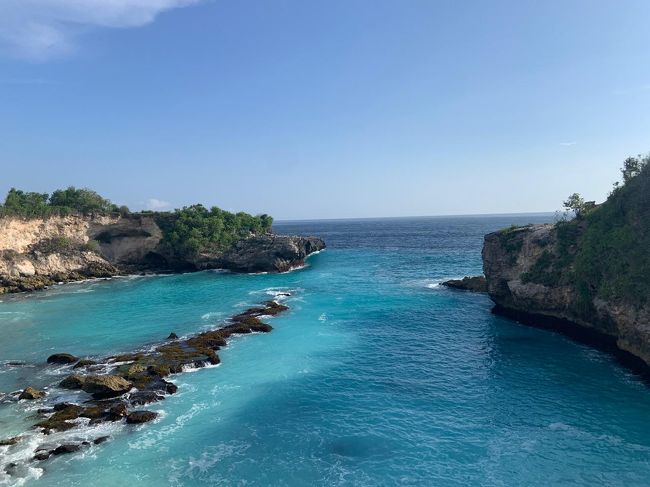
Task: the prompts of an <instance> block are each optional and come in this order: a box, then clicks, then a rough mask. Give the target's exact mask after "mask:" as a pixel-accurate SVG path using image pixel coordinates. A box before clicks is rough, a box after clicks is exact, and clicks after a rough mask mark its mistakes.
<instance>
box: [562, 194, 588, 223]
mask: <svg viewBox="0 0 650 487" xmlns="http://www.w3.org/2000/svg"><path fill="white" fill-rule="evenodd" d="M563 206H564V209H565V210H566V211H572V212H573V213H574V214H575V216H576V217H577V218H582V217H583V216H584V215H585V212H586V210H587V204H586V203H585V200H584V199H583V198H582V196H580V195H579V194H578V193H573V194H572V195H570V196H569V197H568V198H567V200H566V201H565V202H564V203H563Z"/></svg>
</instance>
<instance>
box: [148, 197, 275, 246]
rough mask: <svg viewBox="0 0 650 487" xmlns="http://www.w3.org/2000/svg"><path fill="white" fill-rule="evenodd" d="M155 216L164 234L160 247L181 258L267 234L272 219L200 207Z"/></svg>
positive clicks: (189, 207)
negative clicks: (251, 236)
mask: <svg viewBox="0 0 650 487" xmlns="http://www.w3.org/2000/svg"><path fill="white" fill-rule="evenodd" d="M154 217H155V219H156V223H158V226H159V227H160V228H161V229H162V231H163V245H165V246H166V247H167V249H168V250H169V251H171V252H172V253H173V254H175V255H176V256H178V257H184V258H188V257H193V256H195V255H197V254H199V253H201V252H219V251H224V250H227V249H228V248H229V247H231V246H232V245H233V244H234V243H236V242H237V241H239V240H241V239H242V238H245V237H248V236H250V235H258V234H262V233H267V232H270V231H271V227H272V225H273V218H271V217H270V216H269V215H266V214H264V215H259V216H252V215H249V214H248V213H244V212H239V213H231V212H228V211H224V210H222V209H220V208H217V207H216V206H213V207H212V208H210V209H207V208H206V207H204V206H203V205H192V206H188V207H184V208H181V209H177V210H174V211H173V212H158V213H154Z"/></svg>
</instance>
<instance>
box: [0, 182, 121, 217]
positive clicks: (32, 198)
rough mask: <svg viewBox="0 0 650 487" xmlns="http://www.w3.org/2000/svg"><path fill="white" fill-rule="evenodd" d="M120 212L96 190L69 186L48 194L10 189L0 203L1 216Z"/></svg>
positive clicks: (47, 215)
mask: <svg viewBox="0 0 650 487" xmlns="http://www.w3.org/2000/svg"><path fill="white" fill-rule="evenodd" d="M116 211H119V207H118V206H117V205H114V204H113V203H111V202H110V201H109V200H107V199H105V198H102V197H101V196H100V195H99V194H97V193H96V192H95V191H92V190H90V189H85V188H75V187H74V186H70V187H68V188H67V189H59V190H56V191H54V192H53V193H52V194H51V195H50V194H48V193H34V192H26V191H21V190H19V189H15V188H11V189H10V190H9V192H8V193H7V196H6V198H5V202H4V204H3V205H0V216H19V217H23V218H39V217H41V218H42V217H49V216H53V215H59V216H65V215H72V214H85V215H88V214H108V213H113V212H116Z"/></svg>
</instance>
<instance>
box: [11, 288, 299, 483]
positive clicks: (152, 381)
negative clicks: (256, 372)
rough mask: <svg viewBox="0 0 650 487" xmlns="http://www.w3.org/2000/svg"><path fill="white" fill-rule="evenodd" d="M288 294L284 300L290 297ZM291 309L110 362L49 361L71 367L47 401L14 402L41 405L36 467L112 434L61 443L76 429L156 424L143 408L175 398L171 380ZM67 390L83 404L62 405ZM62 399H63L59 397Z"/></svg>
mask: <svg viewBox="0 0 650 487" xmlns="http://www.w3.org/2000/svg"><path fill="white" fill-rule="evenodd" d="M288 295H289V293H285V294H284V295H283V296H282V297H286V296H288ZM287 309H288V307H287V306H285V305H284V304H281V303H280V302H278V301H266V302H264V303H262V304H261V305H260V306H255V307H252V308H249V309H247V310H246V311H244V312H242V313H239V314H237V315H235V316H233V317H231V318H230V319H229V320H228V322H227V323H226V324H225V325H224V326H222V327H220V328H216V329H213V330H209V331H205V332H202V333H198V334H196V335H192V336H189V337H184V338H178V337H177V336H176V335H175V334H174V333H173V332H172V333H171V334H170V337H169V338H167V339H166V340H165V341H164V342H161V343H160V344H158V345H155V346H153V347H149V348H147V349H146V350H143V351H136V352H133V353H127V354H122V355H116V356H111V357H107V358H94V359H92V360H91V359H89V358H79V357H76V356H74V355H71V354H68V353H57V354H54V355H51V356H50V357H48V358H47V364H49V366H52V367H54V366H57V367H64V368H68V369H69V375H68V376H67V377H65V378H64V379H63V380H62V381H61V382H60V383H59V384H58V386H54V387H52V388H50V389H49V390H48V396H47V397H49V396H52V397H51V399H50V400H49V401H48V400H47V399H46V395H45V393H44V392H43V391H38V390H36V389H34V388H32V387H26V388H25V390H23V391H22V392H21V391H17V392H16V393H15V394H14V396H15V398H14V400H26V401H30V402H34V401H36V402H37V403H39V404H40V405H41V407H40V409H38V412H37V415H38V416H39V419H38V421H37V422H36V423H35V424H34V430H36V431H40V432H41V433H44V434H45V436H43V437H42V439H43V441H42V442H39V444H38V445H37V446H35V447H34V450H33V454H32V456H31V460H27V461H28V462H32V463H40V462H43V461H44V460H47V459H49V458H51V457H54V456H58V455H63V454H70V453H75V452H78V451H81V450H82V449H84V448H87V447H89V446H91V445H92V444H96V445H97V444H100V443H103V442H105V441H106V440H108V439H109V437H107V436H98V437H96V438H94V439H93V438H92V437H91V436H89V437H88V439H86V440H84V441H77V442H71V441H70V437H69V436H66V437H65V438H64V439H63V441H64V442H63V443H60V444H57V439H56V438H57V436H56V435H55V433H56V432H64V431H68V430H73V429H75V428H84V427H88V426H89V427H93V426H95V425H99V424H100V423H105V422H111V423H115V422H122V423H125V424H129V425H138V424H142V423H147V422H150V421H153V420H155V419H156V418H157V417H158V413H156V412H155V411H149V410H146V409H142V407H143V406H145V405H147V404H151V403H154V402H157V401H161V400H164V399H165V396H167V395H169V394H174V393H176V391H177V386H176V385H175V384H174V383H173V382H170V381H169V380H168V379H169V377H170V376H172V375H174V374H179V373H182V372H184V371H186V370H188V369H192V368H200V367H205V366H208V365H216V364H219V363H220V358H219V356H218V355H217V351H218V350H219V349H220V348H222V347H225V346H226V345H227V341H228V339H230V338H231V337H234V336H237V335H243V334H250V333H267V332H270V331H271V330H272V329H273V327H272V326H271V325H269V324H268V323H265V322H264V321H262V320H264V319H265V318H270V317H273V316H276V315H278V314H280V313H282V312H284V311H286V310H287ZM65 390H72V391H79V396H78V401H75V402H57V400H56V397H57V396H61V395H62V394H63V393H64V391H65ZM59 401H60V399H59ZM30 435H33V432H31V433H29V432H26V433H25V434H24V435H22V436H15V437H11V438H0V446H3V447H9V448H20V447H21V443H22V442H23V439H24V437H27V436H30ZM7 468H8V469H9V470H6V472H5V473H7V474H9V475H11V474H12V470H14V469H18V468H19V465H18V464H10V465H9V466H8V467H7Z"/></svg>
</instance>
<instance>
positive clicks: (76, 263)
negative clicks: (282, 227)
mask: <svg viewBox="0 0 650 487" xmlns="http://www.w3.org/2000/svg"><path fill="white" fill-rule="evenodd" d="M323 248H325V243H324V242H323V241H322V240H321V239H319V238H316V237H294V236H280V235H274V234H269V233H264V234H257V235H256V234H251V235H250V236H245V237H242V238H239V239H238V240H236V241H235V242H234V243H233V244H231V245H229V246H228V247H226V248H224V250H219V249H216V248H215V249H211V250H210V251H203V250H202V249H201V250H200V251H196V252H183V253H179V252H177V251H176V249H175V248H174V247H172V246H170V245H169V242H168V241H167V240H166V239H165V235H164V231H163V229H162V228H161V225H160V224H159V222H157V220H156V217H155V216H151V215H147V214H130V215H126V216H124V215H101V216H88V215H72V216H56V215H54V216H48V217H42V218H21V217H16V216H4V217H1V218H0V294H2V293H8V292H21V291H33V290H36V289H42V288H44V287H47V286H49V285H52V284H55V283H58V282H68V281H77V280H82V279H87V278H97V277H110V276H114V275H118V274H125V273H132V272H172V271H179V270H183V271H191V270H203V269H216V268H223V269H228V270H232V271H234V272H285V271H288V270H290V269H292V268H295V267H299V266H302V265H304V261H305V258H306V257H307V256H308V255H310V254H311V253H314V252H316V251H319V250H322V249H323Z"/></svg>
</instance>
